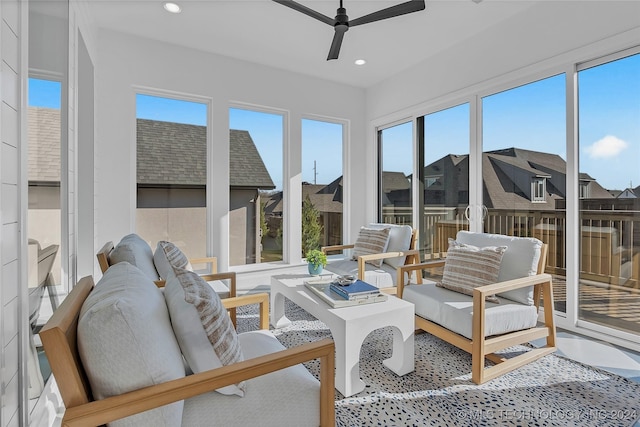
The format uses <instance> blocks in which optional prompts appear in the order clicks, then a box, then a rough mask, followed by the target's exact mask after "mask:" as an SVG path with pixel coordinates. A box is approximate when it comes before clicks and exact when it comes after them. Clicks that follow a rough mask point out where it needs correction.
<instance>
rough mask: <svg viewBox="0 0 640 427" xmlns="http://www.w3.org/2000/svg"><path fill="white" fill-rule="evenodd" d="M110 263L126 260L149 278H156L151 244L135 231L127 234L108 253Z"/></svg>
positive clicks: (156, 273)
mask: <svg viewBox="0 0 640 427" xmlns="http://www.w3.org/2000/svg"><path fill="white" fill-rule="evenodd" d="M109 258H110V260H111V261H110V262H111V265H114V264H117V263H119V262H128V263H129V264H131V265H135V266H136V267H138V268H139V269H140V270H142V271H143V272H144V273H145V274H146V275H147V276H149V278H150V279H151V280H158V272H157V271H156V267H155V265H153V252H151V246H149V244H148V243H147V242H146V241H145V240H144V239H142V237H140V236H138V235H137V234H135V233H132V234H127V235H126V236H124V237H123V238H122V240H120V242H119V243H118V244H117V245H116V247H115V248H113V250H112V251H111V254H110V255H109Z"/></svg>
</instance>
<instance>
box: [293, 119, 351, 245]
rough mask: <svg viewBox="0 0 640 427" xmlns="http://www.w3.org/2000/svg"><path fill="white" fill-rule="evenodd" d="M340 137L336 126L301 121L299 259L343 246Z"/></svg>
mask: <svg viewBox="0 0 640 427" xmlns="http://www.w3.org/2000/svg"><path fill="white" fill-rule="evenodd" d="M342 134H343V125H341V124H339V123H331V122H326V121H319V120H310V119H303V120H302V256H304V254H305V253H306V252H307V251H309V250H310V249H319V248H320V247H321V246H329V245H339V244H342V222H343V221H342V217H343V215H342V213H343V210H342V206H343V202H342V194H343V192H342V188H343V179H342V145H343V143H342ZM314 217H315V220H314Z"/></svg>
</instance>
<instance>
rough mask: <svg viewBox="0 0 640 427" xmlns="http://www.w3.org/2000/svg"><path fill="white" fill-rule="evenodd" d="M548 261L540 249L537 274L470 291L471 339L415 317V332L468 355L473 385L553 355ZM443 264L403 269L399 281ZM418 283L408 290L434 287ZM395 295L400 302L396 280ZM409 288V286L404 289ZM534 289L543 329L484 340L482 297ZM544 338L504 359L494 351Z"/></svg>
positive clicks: (420, 281) (551, 292)
mask: <svg viewBox="0 0 640 427" xmlns="http://www.w3.org/2000/svg"><path fill="white" fill-rule="evenodd" d="M546 260H547V245H546V244H545V245H542V250H541V254H540V262H539V263H538V270H537V272H538V274H536V275H534V276H528V277H523V278H519V279H513V280H508V281H504V282H499V283H493V284H491V285H486V286H481V287H477V288H475V289H474V291H473V318H472V332H471V336H472V339H468V338H466V337H464V336H462V335H458V334H457V333H455V332H452V331H450V330H449V329H447V328H445V327H443V326H441V325H439V324H437V323H434V322H431V321H430V320H427V319H425V318H423V317H420V316H418V315H416V317H415V321H416V329H421V330H423V331H426V332H429V333H430V334H432V335H435V336H437V337H438V338H440V339H442V340H444V341H447V342H448V343H450V344H452V345H455V346H456V347H458V348H460V349H462V350H464V351H466V352H467V353H471V365H472V366H471V379H472V381H473V382H474V383H476V384H482V383H484V382H486V381H489V380H491V379H493V378H496V377H498V376H500V375H503V374H505V373H507V372H509V371H512V370H514V369H516V368H519V367H520V366H523V365H525V364H527V363H529V362H532V361H534V360H536V359H539V358H540V357H543V356H546V355H547V354H550V353H553V352H555V351H556V328H555V322H554V319H553V311H554V307H553V286H552V284H551V275H550V274H546V273H544V270H545V266H546ZM444 263H445V260H437V261H429V262H424V263H420V264H414V265H408V266H403V267H400V268H399V269H398V277H399V278H400V277H402V275H403V274H404V273H407V272H412V271H416V272H422V270H428V269H433V268H439V267H443V266H444ZM418 278H419V279H418V283H417V284H412V285H411V286H434V285H433V284H429V285H427V284H422V274H418ZM398 283H399V285H398V292H397V295H398V297H399V298H402V294H403V292H404V287H405V285H404V284H403V283H402V281H401V280H399V282H398ZM407 286H408V285H407ZM528 286H533V287H534V292H533V298H534V301H535V306H536V309H537V310H538V311H539V309H540V296H541V295H542V303H543V307H544V326H536V327H533V328H530V329H525V330H521V331H516V332H509V333H506V334H503V335H497V336H492V337H485V335H484V331H485V297H486V296H488V295H495V294H497V293H501V292H506V291H510V290H514V289H519V288H525V287H528ZM539 338H546V346H544V347H540V348H534V349H531V350H529V351H527V352H525V353H523V354H521V355H518V356H515V357H512V358H509V359H505V358H504V357H501V356H500V355H498V354H495V352H496V351H498V350H502V349H505V348H507V347H511V346H513V345H516V344H523V343H527V342H529V341H531V340H535V339H539ZM485 358H487V359H489V360H490V361H492V362H493V363H495V365H494V366H491V367H488V368H485V367H484V362H485Z"/></svg>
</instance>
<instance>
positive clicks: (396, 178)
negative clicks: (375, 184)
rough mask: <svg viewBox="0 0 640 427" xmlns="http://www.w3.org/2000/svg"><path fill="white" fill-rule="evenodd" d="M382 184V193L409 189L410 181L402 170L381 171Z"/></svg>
mask: <svg viewBox="0 0 640 427" xmlns="http://www.w3.org/2000/svg"><path fill="white" fill-rule="evenodd" d="M382 185H383V188H382V192H383V193H390V192H391V191H396V190H410V189H411V181H409V178H407V176H406V175H405V174H404V173H403V172H387V171H384V172H382Z"/></svg>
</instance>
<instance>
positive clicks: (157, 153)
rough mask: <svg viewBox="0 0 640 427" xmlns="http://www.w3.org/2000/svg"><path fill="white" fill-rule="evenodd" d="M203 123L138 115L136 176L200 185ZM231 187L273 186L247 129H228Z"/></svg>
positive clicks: (203, 156) (165, 182) (142, 181)
mask: <svg viewBox="0 0 640 427" xmlns="http://www.w3.org/2000/svg"><path fill="white" fill-rule="evenodd" d="M206 138H207V128H206V127H205V126H197V125H188V124H183V123H172V122H162V121H157V120H147V119H137V148H136V151H137V156H136V158H137V160H136V167H137V175H138V176H137V179H138V183H139V184H143V185H144V184H146V185H182V186H203V185H205V183H206V179H207V169H206V146H207V143H206ZM229 141H230V154H229V157H230V159H229V167H230V171H229V172H230V176H229V180H230V185H231V187H251V188H264V189H271V188H275V186H274V184H273V181H272V179H271V176H270V175H269V172H268V171H267V168H266V167H265V165H264V162H263V161H262V158H261V157H260V154H259V153H258V150H257V148H256V146H255V144H254V143H253V140H252V139H251V135H249V132H247V131H244V130H234V129H231V130H230V132H229Z"/></svg>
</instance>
